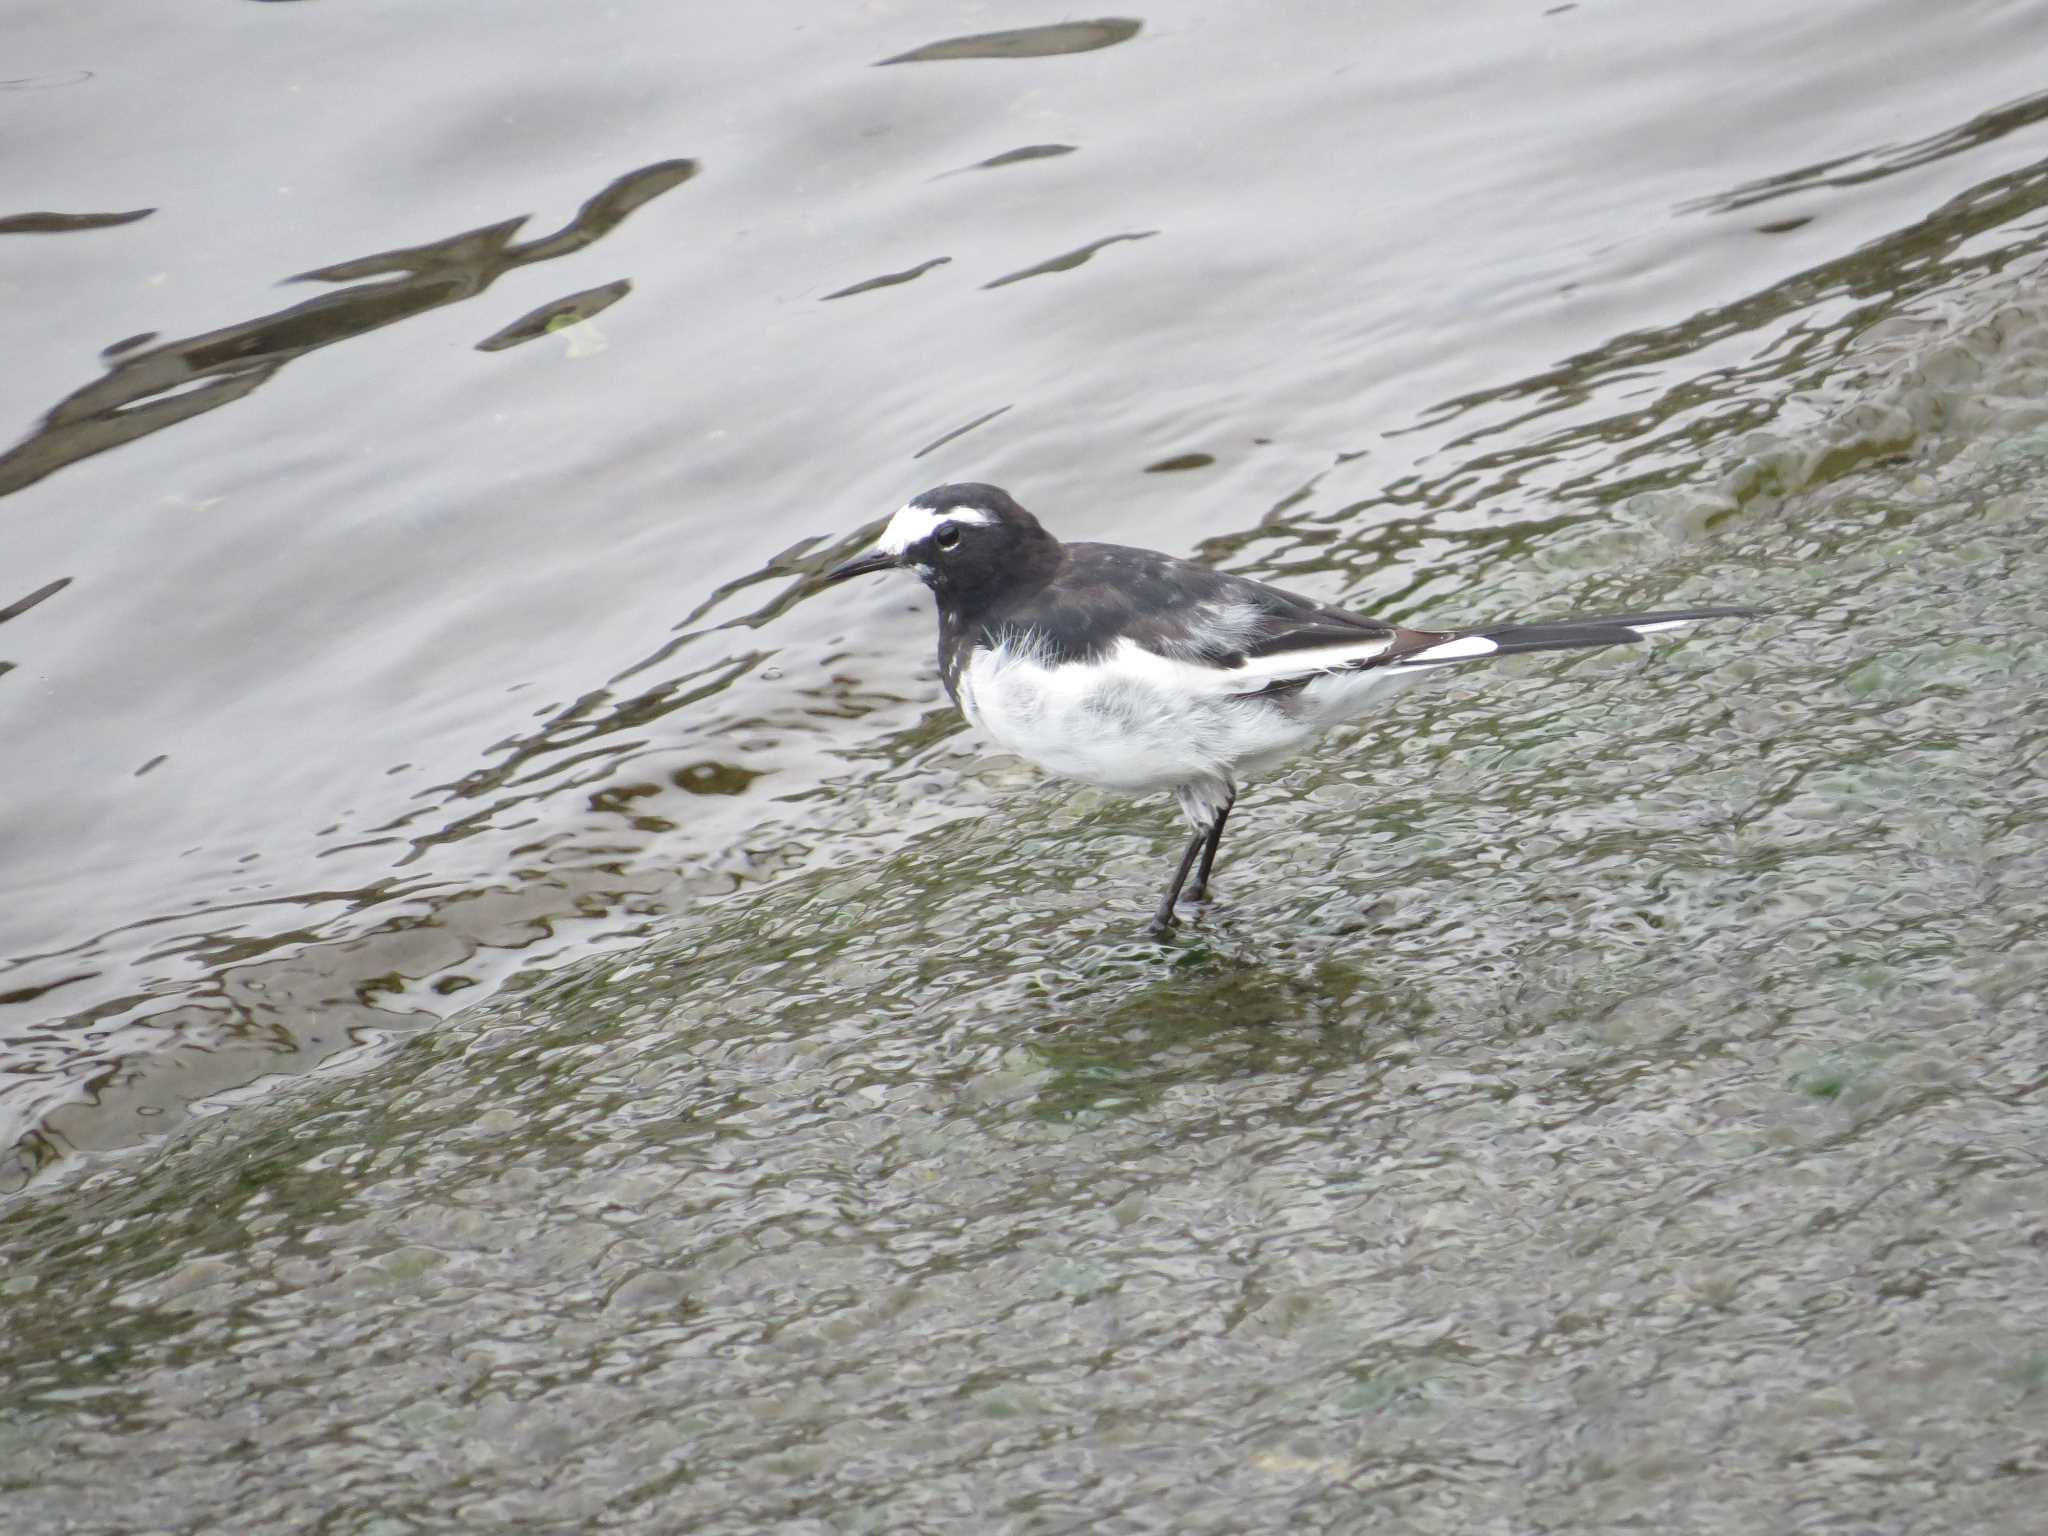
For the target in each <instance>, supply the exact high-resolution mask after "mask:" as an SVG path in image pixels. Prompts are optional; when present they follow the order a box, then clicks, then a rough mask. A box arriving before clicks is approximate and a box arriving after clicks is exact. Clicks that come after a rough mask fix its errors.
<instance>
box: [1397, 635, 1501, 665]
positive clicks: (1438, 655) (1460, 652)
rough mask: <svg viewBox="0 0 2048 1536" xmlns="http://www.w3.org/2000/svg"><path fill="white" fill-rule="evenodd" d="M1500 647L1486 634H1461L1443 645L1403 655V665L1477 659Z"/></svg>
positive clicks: (1489, 654) (1490, 653)
mask: <svg viewBox="0 0 2048 1536" xmlns="http://www.w3.org/2000/svg"><path fill="white" fill-rule="evenodd" d="M1499 649H1500V647H1499V646H1497V645H1495V644H1494V643H1493V642H1492V641H1491V640H1489V639H1487V638H1486V636H1484V635H1460V636H1459V637H1458V638H1457V639H1455V640H1446V641H1444V643H1443V644H1442V645H1432V646H1430V647H1429V648H1428V649H1427V650H1421V651H1415V652H1413V653H1411V654H1409V655H1407V656H1403V657H1402V658H1401V665H1402V666H1404V667H1427V666H1433V665H1434V664H1435V663H1437V662H1440V661H1476V660H1477V659H1478V658H1479V657H1481V656H1491V655H1492V654H1493V653H1494V652H1495V651H1497V650H1499Z"/></svg>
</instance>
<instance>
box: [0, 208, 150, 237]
mask: <svg viewBox="0 0 2048 1536" xmlns="http://www.w3.org/2000/svg"><path fill="white" fill-rule="evenodd" d="M155 212H156V210H155V209H154V208H135V209H131V210H130V211H128V212H127V213H16V214H10V215H8V216H7V217H5V218H0V235H66V234H71V233H73V232H74V231H77V230H81V229H112V228H114V227H115V226H116V225H119V224H133V223H134V222H135V221H136V220H137V219H146V218H148V217H149V216H150V215H151V214H152V213H155Z"/></svg>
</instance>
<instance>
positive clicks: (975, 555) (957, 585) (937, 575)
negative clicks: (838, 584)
mask: <svg viewBox="0 0 2048 1536" xmlns="http://www.w3.org/2000/svg"><path fill="white" fill-rule="evenodd" d="M1059 562H1060V542H1059V540H1058V539H1055V538H1054V537H1053V536H1052V535H1051V534H1049V533H1047V532H1046V531H1045V530H1044V529H1043V528H1041V527H1039V526H1038V519H1037V518H1035V517H1033V516H1032V515H1031V514H1030V513H1029V512H1026V511H1025V510H1024V509H1023V508H1022V507H1020V506H1018V505H1017V503H1016V502H1015V501H1013V500H1012V499H1011V498H1010V494H1009V492H1007V491H1003V490H998V489H997V488H996V487H995V486H993V485H978V484H972V483H969V484H964V485H939V486H934V487H933V488H932V489H930V490H928V491H926V492H925V493H924V494H923V495H921V496H916V497H913V498H912V499H911V501H910V502H909V503H908V504H907V505H906V506H905V507H904V508H903V509H902V510H901V511H899V512H898V513H897V514H896V515H895V516H894V517H892V518H890V519H889V526H888V527H886V528H884V529H883V530H882V535H881V537H880V538H878V539H877V540H876V541H875V550H874V553H872V554H867V555H862V556H861V557H860V558H859V559H857V560H849V561H848V562H847V563H846V564H844V565H842V566H840V567H839V568H838V569H837V570H834V571H831V572H828V573H827V574H826V577H825V580H827V581H828V582H830V581H844V580H845V579H846V578H847V577H849V576H864V575H866V574H867V573H868V572H870V571H891V570H897V569H902V570H907V571H913V572H915V573H916V574H917V576H918V578H919V579H920V580H921V581H923V582H924V584H925V585H926V586H928V587H930V588H931V589H932V591H933V592H934V593H935V594H936V595H937V597H938V599H939V601H940V602H941V603H944V604H947V605H949V606H951V607H954V608H972V607H979V606H982V605H985V604H987V603H989V602H990V601H992V600H994V599H995V598H997V597H999V596H1001V595H1003V594H1005V593H1007V592H1011V591H1014V590H1017V589H1019V588H1023V589H1026V590H1029V589H1032V588H1035V587H1037V586H1040V585H1042V584H1043V583H1044V582H1045V581H1046V580H1048V579H1049V578H1050V577H1051V576H1052V573H1053V572H1054V571H1055V570H1056V569H1058V567H1059Z"/></svg>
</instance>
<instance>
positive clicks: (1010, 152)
mask: <svg viewBox="0 0 2048 1536" xmlns="http://www.w3.org/2000/svg"><path fill="white" fill-rule="evenodd" d="M1076 147H1077V146H1075V145H1072V144H1026V145H1024V146H1023V147H1021V148H1019V149H1006V150H1004V151H1003V152H1002V153H1001V154H1000V155H990V156H989V157H988V158H987V159H986V160H977V161H975V162H974V164H972V165H963V166H961V167H960V168H959V169H957V170H951V171H941V172H939V174H938V175H936V176H934V177H933V178H932V180H933V181H944V180H945V179H946V178H947V177H948V176H965V175H966V174H967V173H968V172H969V171H993V170H996V169H998V168H999V167H1001V166H1005V165H1022V164H1023V163H1024V162H1025V161H1027V160H1050V159H1052V158H1053V157H1054V156H1055V155H1071V154H1073V153H1074V151H1075V149H1076Z"/></svg>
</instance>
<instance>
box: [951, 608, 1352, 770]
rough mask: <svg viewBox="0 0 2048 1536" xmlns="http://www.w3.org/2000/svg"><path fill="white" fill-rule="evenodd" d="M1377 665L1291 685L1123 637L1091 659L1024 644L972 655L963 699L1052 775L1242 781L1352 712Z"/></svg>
mask: <svg viewBox="0 0 2048 1536" xmlns="http://www.w3.org/2000/svg"><path fill="white" fill-rule="evenodd" d="M1384 676H1385V675H1384V674H1378V673H1360V672H1350V673H1338V674H1332V675H1330V676H1326V677H1321V678H1317V679H1316V680H1315V681H1314V682H1312V683H1310V684H1309V686H1308V687H1307V688H1305V689H1303V690H1301V691H1300V692H1299V693H1297V694H1293V695H1290V696H1286V697H1282V698H1275V697H1273V696H1270V695H1267V696H1259V695H1257V694H1256V693H1255V692H1254V693H1251V694H1249V695H1248V694H1247V693H1246V692H1245V691H1244V690H1246V689H1247V688H1249V689H1252V690H1256V689H1257V688H1258V687H1259V682H1258V681H1256V680H1247V679H1245V678H1243V677H1234V676H1232V674H1231V673H1229V672H1226V671H1219V670H1218V669H1216V668H1214V667H1206V666H1202V665H1199V664H1197V663H1193V662H1183V661H1175V660H1173V659H1171V658H1168V657H1164V656H1158V655H1155V654H1153V653H1152V652H1150V651H1147V650H1145V649H1143V648H1142V647H1140V646H1137V645H1134V644H1132V643H1131V642H1130V641H1125V642H1123V644H1122V645H1121V646H1119V647H1118V649H1117V650H1115V651H1113V652H1111V653H1110V655H1109V656H1107V657H1106V658H1104V659H1103V660H1101V661H1097V662H1067V663H1063V664H1060V665H1057V666H1047V665H1045V664H1044V663H1043V662H1042V661H1041V660H1039V659H1038V658H1037V657H1036V656H1035V655H1033V654H1032V653H1031V651H1030V650H1029V649H1028V648H1025V647H1020V646H1016V645H1003V646H998V647H996V648H994V649H992V650H988V651H984V652H982V653H980V654H979V655H977V656H976V657H975V658H974V660H973V661H972V662H971V663H970V664H969V665H968V667H967V668H966V670H965V671H964V672H963V673H962V675H961V678H960V682H959V693H960V710H961V713H963V714H964V715H966V716H967V719H968V721H969V722H970V723H971V724H973V725H975V726H977V727H978V728H979V729H981V730H982V731H983V732H985V733H986V734H987V735H988V736H989V737H990V738H992V739H993V740H994V741H995V742H996V743H997V744H998V745H1000V746H1002V747H1004V748H1005V749H1007V750H1008V751H1011V752H1014V753H1016V754H1017V755H1018V756H1019V757H1023V758H1027V759H1029V760H1030V761H1031V762H1034V763H1036V764H1037V765H1038V766H1039V767H1041V768H1043V769H1045V770H1046V771H1047V772H1048V773H1054V774H1058V775H1059V776H1060V777H1061V778H1067V779H1075V780H1078V781H1079V782H1080V783H1083V784H1093V785H1097V786H1100V787H1101V788H1104V789H1113V790H1119V791H1122V792H1123V793H1126V794H1145V793H1149V792H1151V791H1154V790H1162V789H1173V788H1177V787H1179V786H1182V785H1186V784H1190V783H1194V782H1196V781H1201V780H1220V781H1222V782H1223V783H1225V784H1235V783H1239V782H1242V781H1243V778H1244V776H1245V775H1247V774H1255V773H1257V772H1259V771H1260V770H1262V769H1265V768H1268V767H1271V766H1273V765H1274V764H1276V763H1278V762H1280V761H1281V760H1283V759H1285V758H1287V757H1289V756H1291V755H1292V754H1293V753H1294V752H1296V751H1297V750H1299V749H1300V748H1301V747H1302V746H1303V745H1304V744H1305V743H1306V742H1308V741H1309V740H1311V739H1312V738H1313V737H1314V736H1316V735H1317V734H1318V733H1319V732H1320V731H1322V730H1323V729H1325V728H1326V727H1328V726H1330V725H1333V724H1335V723H1336V722H1337V721H1339V720H1343V719H1348V718H1350V717H1351V716H1352V715H1355V714H1357V713H1360V712H1361V711H1360V705H1362V703H1363V700H1364V696H1365V694H1366V693H1368V692H1372V691H1376V690H1377V686H1378V685H1379V684H1380V683H1381V682H1383V681H1384Z"/></svg>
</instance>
